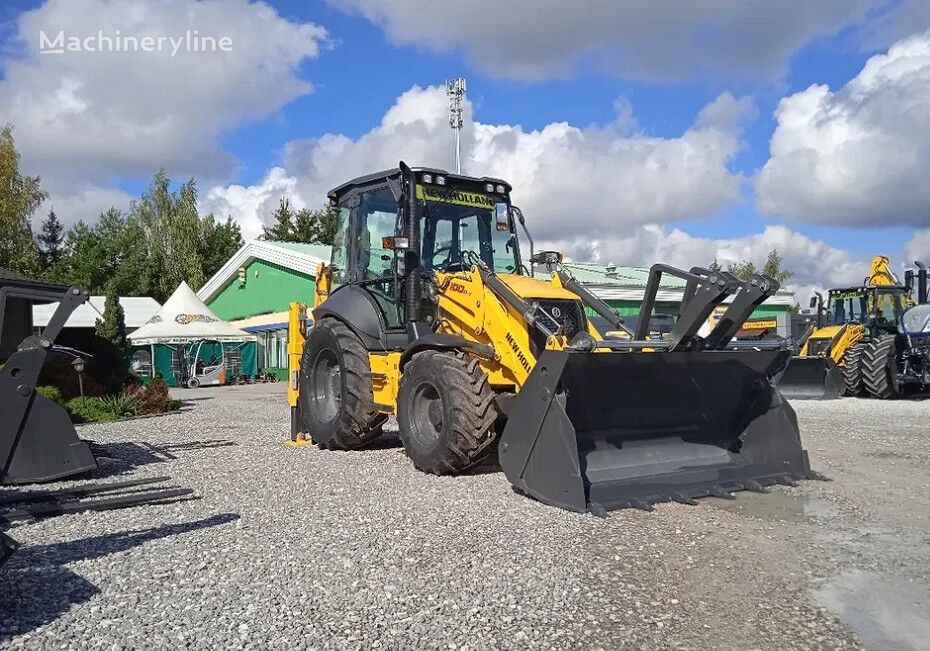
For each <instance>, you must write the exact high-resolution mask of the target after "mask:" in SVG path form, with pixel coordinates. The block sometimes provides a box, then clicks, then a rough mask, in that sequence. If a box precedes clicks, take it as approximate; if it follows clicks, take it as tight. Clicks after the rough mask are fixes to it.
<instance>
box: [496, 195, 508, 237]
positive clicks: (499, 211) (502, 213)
mask: <svg viewBox="0 0 930 651" xmlns="http://www.w3.org/2000/svg"><path fill="white" fill-rule="evenodd" d="M494 221H495V223H496V224H497V230H499V231H503V232H507V231H509V230H510V206H508V205H507V204H506V203H503V202H501V203H496V204H494Z"/></svg>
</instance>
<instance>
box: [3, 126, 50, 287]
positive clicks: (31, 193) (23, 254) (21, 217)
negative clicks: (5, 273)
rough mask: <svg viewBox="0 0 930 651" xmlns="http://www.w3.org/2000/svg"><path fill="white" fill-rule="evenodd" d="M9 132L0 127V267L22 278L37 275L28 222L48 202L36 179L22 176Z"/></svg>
mask: <svg viewBox="0 0 930 651" xmlns="http://www.w3.org/2000/svg"><path fill="white" fill-rule="evenodd" d="M19 163H20V156H19V152H18V151H17V150H16V145H15V143H14V141H13V128H12V127H11V126H9V125H7V126H3V127H0V267H3V268H5V269H11V270H13V271H17V272H19V273H21V274H24V275H26V276H34V275H37V274H38V272H39V266H40V262H39V250H38V247H36V243H35V240H34V239H33V235H32V226H31V224H30V221H29V220H30V218H31V217H32V214H33V213H34V212H35V211H36V209H37V208H38V207H39V205H40V204H41V203H42V202H43V201H45V200H46V199H47V198H48V193H47V192H45V191H44V190H42V188H41V184H40V181H39V177H37V176H23V175H22V173H21V172H20V169H19Z"/></svg>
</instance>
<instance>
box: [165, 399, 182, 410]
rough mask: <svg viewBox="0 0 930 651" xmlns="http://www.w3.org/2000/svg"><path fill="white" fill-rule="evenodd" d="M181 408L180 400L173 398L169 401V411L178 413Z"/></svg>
mask: <svg viewBox="0 0 930 651" xmlns="http://www.w3.org/2000/svg"><path fill="white" fill-rule="evenodd" d="M180 408H181V400H180V398H172V399H171V400H169V401H168V411H177V410H178V409H180Z"/></svg>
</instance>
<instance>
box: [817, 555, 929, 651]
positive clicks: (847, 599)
mask: <svg viewBox="0 0 930 651" xmlns="http://www.w3.org/2000/svg"><path fill="white" fill-rule="evenodd" d="M814 596H815V598H816V599H817V601H819V602H820V603H821V604H822V605H823V606H825V607H826V608H828V609H829V610H830V611H832V612H833V614H834V615H836V616H837V617H839V618H840V620H842V621H843V622H844V623H845V624H846V625H847V626H849V627H850V628H851V629H852V630H853V631H855V632H856V633H858V634H859V635H860V636H861V638H862V641H863V643H864V644H865V646H866V647H867V648H871V649H888V650H889V651H891V650H898V649H930V618H928V617H927V612H928V610H930V584H928V583H926V582H924V583H918V582H912V581H908V579H907V578H906V577H902V576H892V575H885V574H878V573H875V572H863V571H860V570H855V571H850V572H846V573H844V574H841V575H839V576H837V577H834V578H833V579H830V580H829V581H827V583H826V584H825V585H824V586H823V587H821V588H820V589H818V590H816V591H815V592H814Z"/></svg>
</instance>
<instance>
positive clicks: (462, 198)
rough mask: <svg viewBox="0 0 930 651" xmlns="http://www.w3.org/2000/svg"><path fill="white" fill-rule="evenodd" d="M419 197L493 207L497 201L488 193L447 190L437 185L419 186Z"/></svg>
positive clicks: (478, 206)
mask: <svg viewBox="0 0 930 651" xmlns="http://www.w3.org/2000/svg"><path fill="white" fill-rule="evenodd" d="M417 199H424V200H426V201H438V202H441V203H454V204H458V205H459V206H471V207H472V208H488V209H493V208H494V204H495V203H496V201H495V200H494V199H493V198H492V197H489V196H487V195H486V194H479V193H477V192H468V191H467V190H454V191H453V190H446V189H441V188H437V187H430V186H425V185H418V186H417Z"/></svg>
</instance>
